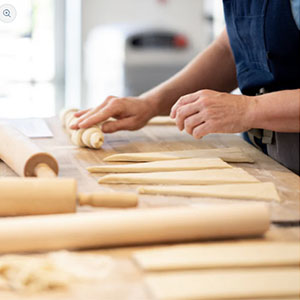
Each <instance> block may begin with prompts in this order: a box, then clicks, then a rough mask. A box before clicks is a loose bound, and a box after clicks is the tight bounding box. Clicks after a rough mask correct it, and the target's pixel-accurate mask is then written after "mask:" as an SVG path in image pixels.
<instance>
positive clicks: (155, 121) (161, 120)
mask: <svg viewBox="0 0 300 300" xmlns="http://www.w3.org/2000/svg"><path fill="white" fill-rule="evenodd" d="M147 125H176V121H175V119H171V118H170V117H169V116H158V117H154V118H152V119H151V120H150V121H149V122H148V123H147Z"/></svg>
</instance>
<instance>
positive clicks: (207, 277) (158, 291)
mask: <svg viewBox="0 0 300 300" xmlns="http://www.w3.org/2000/svg"><path fill="white" fill-rule="evenodd" d="M146 284H147V285H148V287H149V288H150V291H151V292H152V294H153V295H154V297H155V299H159V300H171V299H172V300H195V299H205V300H209V299H211V300H212V299H213V300H217V299H223V300H224V299H228V300H229V299H230V300H232V299H261V298H270V297H274V298H276V297H277V298H278V299H283V297H295V298H296V297H297V296H298V297H299V293H300V270H299V267H296V268H268V269H248V270H228V271H224V270H223V271H198V272H180V273H179V272H177V273H163V274H157V275H148V276H146Z"/></svg>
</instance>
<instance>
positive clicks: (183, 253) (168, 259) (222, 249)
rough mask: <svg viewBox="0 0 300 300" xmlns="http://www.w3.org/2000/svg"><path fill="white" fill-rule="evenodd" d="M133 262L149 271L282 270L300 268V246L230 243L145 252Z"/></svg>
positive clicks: (163, 248)
mask: <svg viewBox="0 0 300 300" xmlns="http://www.w3.org/2000/svg"><path fill="white" fill-rule="evenodd" d="M133 259H134V260H135V261H136V262H137V263H138V265H139V266H140V267H141V268H142V269H143V270H145V271H173V270H197V269H211V268H219V269H220V268H239V267H266V266H272V267H275V266H277V267H279V266H294V267H297V266H299V264H300V244H299V242H287V243H286V242H237V243H235V242H231V243H230V242H229V243H228V242H227V243H225V242H224V243H211V244H201V245H200V244H198V245H182V246H169V247H161V248H157V249H151V250H141V251H137V252H135V253H134V254H133Z"/></svg>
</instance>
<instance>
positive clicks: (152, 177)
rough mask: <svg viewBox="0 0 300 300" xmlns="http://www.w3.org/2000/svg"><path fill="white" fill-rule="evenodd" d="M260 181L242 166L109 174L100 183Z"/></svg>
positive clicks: (195, 183) (188, 183)
mask: <svg viewBox="0 0 300 300" xmlns="http://www.w3.org/2000/svg"><path fill="white" fill-rule="evenodd" d="M251 182H259V181H258V180H257V179H256V178H255V177H253V176H252V175H250V174H248V173H247V172H246V171H244V170H243V169H240V168H232V169H218V170H199V171H177V172H153V173H138V174H131V173H125V174H109V175H105V176H103V177H101V178H100V179H99V183H126V184H184V185H185V184H187V185H190V184H191V185H193V184H194V185H197V184H222V183H251Z"/></svg>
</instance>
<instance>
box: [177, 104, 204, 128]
mask: <svg viewBox="0 0 300 300" xmlns="http://www.w3.org/2000/svg"><path fill="white" fill-rule="evenodd" d="M198 112H199V105H197V103H191V104H186V105H184V106H181V107H179V108H178V110H177V113H176V125H177V127H178V128H179V130H182V129H183V128H184V121H185V119H186V118H188V117H189V116H191V115H194V114H196V113H198Z"/></svg>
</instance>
